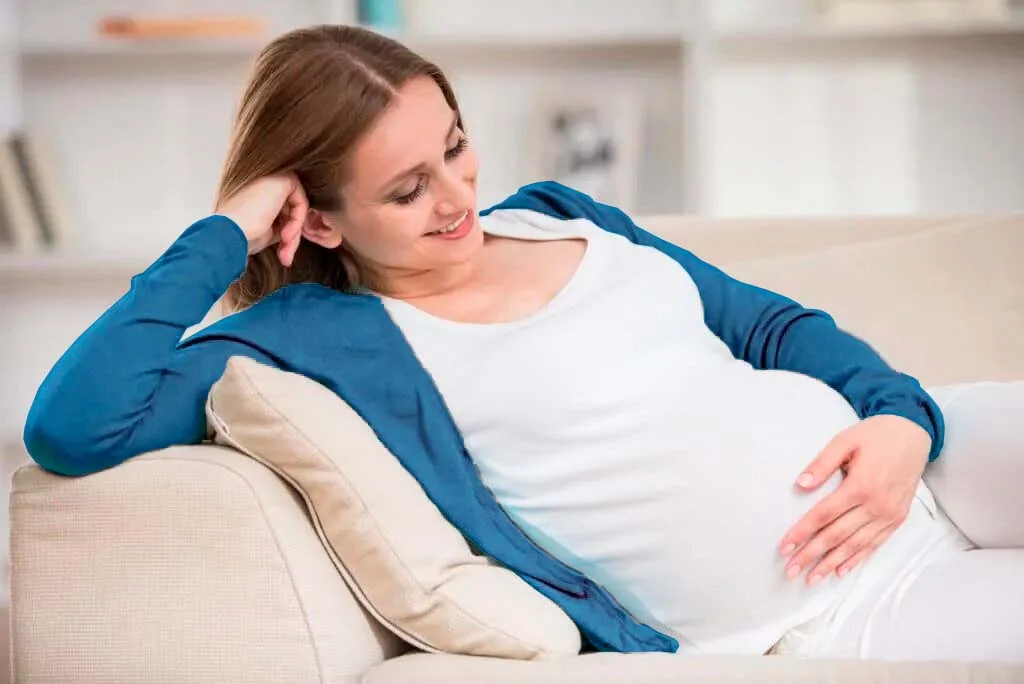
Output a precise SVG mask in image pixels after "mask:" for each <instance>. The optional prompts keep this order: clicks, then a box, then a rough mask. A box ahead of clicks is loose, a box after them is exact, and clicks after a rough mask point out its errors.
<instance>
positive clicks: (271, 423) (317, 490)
mask: <svg viewBox="0 0 1024 684" xmlns="http://www.w3.org/2000/svg"><path fill="white" fill-rule="evenodd" d="M206 413H207V418H208V423H209V426H210V430H211V431H213V432H214V433H215V441H217V442H218V443H221V444H226V445H229V446H232V447H234V448H236V449H238V450H240V451H242V452H243V453H246V454H248V455H249V456H251V457H252V458H254V459H256V460H257V461H259V462H260V463H263V464H264V465H266V466H267V467H269V468H271V469H272V470H274V471H275V472H276V473H278V474H279V475H280V476H281V477H282V478H283V479H284V480H286V481H287V482H289V483H290V484H291V485H292V486H293V487H294V488H295V489H296V490H297V491H298V492H299V493H300V494H301V495H302V497H303V499H304V500H305V502H306V505H307V507H308V509H309V513H310V517H311V519H312V522H313V524H314V526H315V527H316V529H317V532H318V534H319V535H320V538H321V540H322V541H323V544H324V548H325V550H326V551H327V553H328V554H329V555H330V557H331V559H332V560H333V561H334V563H335V565H336V566H337V568H338V571H339V572H340V573H341V575H342V576H343V577H344V578H345V581H346V582H347V583H348V585H349V587H351V589H352V592H353V593H354V594H355V596H356V597H357V598H358V599H359V601H360V602H361V603H362V604H363V606H364V607H365V608H366V610H367V611H368V612H369V613H370V614H371V615H373V616H375V617H376V618H377V619H378V620H380V621H381V623H383V624H384V625H385V626H387V627H388V628H389V629H391V630H393V631H394V632H395V634H397V635H398V636H399V637H401V638H402V639H405V640H406V641H407V642H409V643H410V644H412V645H413V646H415V647H417V648H420V649H422V650H425V651H434V652H444V653H460V654H468V655H478V656H495V657H502V658H515V659H524V660H529V659H542V658H554V657H560V656H568V655H575V654H576V653H578V652H579V650H580V635H579V631H578V630H577V628H576V626H575V624H574V623H573V622H572V620H570V619H569V617H568V616H567V615H566V614H565V613H564V612H563V611H562V610H561V609H560V608H559V607H558V606H557V605H555V604H554V603H553V602H552V601H550V600H549V599H547V598H546V597H544V596H543V595H542V594H540V593H539V592H537V591H535V590H534V589H533V588H532V587H530V586H529V585H528V584H526V583H525V582H524V581H523V580H522V579H520V578H519V577H518V576H516V575H515V574H514V573H513V572H511V571H509V570H507V569H505V568H502V567H499V566H498V565H496V564H494V563H492V562H491V561H489V560H488V559H487V558H484V557H482V556H478V555H475V554H474V553H473V552H472V551H471V550H470V548H469V545H468V543H467V542H466V540H465V539H464V538H463V537H462V535H461V534H460V533H459V532H458V530H456V529H455V528H454V527H453V526H452V525H451V524H450V523H449V522H448V521H447V520H446V519H445V518H444V517H443V516H442V515H441V512H440V511H439V510H438V509H437V507H436V506H435V505H434V504H433V502H431V501H430V499H429V498H428V497H427V495H426V493H425V492H424V491H423V489H422V488H421V487H420V485H419V483H418V482H416V480H415V479H414V478H413V477H412V476H411V475H410V474H409V473H408V471H406V470H405V469H404V468H403V467H402V465H401V464H400V463H399V462H398V460H397V459H396V458H395V457H394V456H393V455H392V454H391V453H390V452H389V451H388V450H387V449H386V448H385V447H384V445H383V444H382V443H381V442H380V441H379V440H378V439H377V436H376V435H375V434H374V432H373V431H372V430H371V429H370V426H369V425H368V424H367V423H366V422H365V421H363V420H362V418H360V417H359V415H358V414H356V412H355V411H354V410H352V408H351V407H349V406H348V404H346V403H345V402H344V401H343V400H342V399H341V398H340V397H338V396H337V395H336V394H334V393H333V392H331V391H330V390H328V389H327V388H326V387H324V386H322V385H320V384H319V383H317V382H314V381H313V380H311V379H309V378H306V377H304V376H302V375H298V374H295V373H288V372H284V371H281V370H278V369H275V368H271V367H269V366H266V365H264V364H261V363H258V362H256V361H253V360H252V359H248V358H245V357H233V358H231V359H230V360H229V361H228V363H227V368H226V369H225V371H224V374H223V375H222V376H221V378H220V379H219V380H218V381H217V383H216V384H215V385H214V386H213V388H212V389H211V390H210V394H209V398H208V400H207V406H206Z"/></svg>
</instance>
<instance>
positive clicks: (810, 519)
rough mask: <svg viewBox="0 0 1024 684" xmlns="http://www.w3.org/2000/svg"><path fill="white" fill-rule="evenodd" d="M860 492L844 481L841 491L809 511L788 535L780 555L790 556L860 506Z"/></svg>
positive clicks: (783, 540)
mask: <svg viewBox="0 0 1024 684" xmlns="http://www.w3.org/2000/svg"><path fill="white" fill-rule="evenodd" d="M861 498H862V497H860V496H859V495H858V490H857V489H855V488H854V487H853V485H852V484H851V483H850V481H849V480H844V481H843V483H842V484H841V485H839V489H837V490H836V491H834V492H832V493H831V494H829V495H828V496H826V497H825V498H824V499H822V500H821V501H819V502H818V503H817V504H815V505H814V507H813V508H811V510H809V511H807V513H805V514H804V516H803V517H802V518H800V520H798V521H797V523H796V524H795V525H793V527H792V528H790V530H789V531H788V532H787V533H786V535H785V536H784V537H783V538H782V543H781V544H780V553H781V555H783V556H789V555H790V554H792V553H793V552H794V551H796V550H797V549H798V548H800V547H801V546H803V545H804V544H806V543H807V542H808V541H809V540H810V539H811V538H812V537H814V536H815V535H816V534H818V532H819V531H821V530H822V529H824V528H825V527H826V526H827V525H831V524H832V523H833V522H834V521H836V520H837V519H839V517H840V516H842V515H844V514H846V512H847V511H849V510H851V509H853V508H854V507H856V506H859V505H860V504H861V503H862V501H861Z"/></svg>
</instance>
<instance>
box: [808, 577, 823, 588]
mask: <svg viewBox="0 0 1024 684" xmlns="http://www.w3.org/2000/svg"><path fill="white" fill-rule="evenodd" d="M820 581H821V575H811V581H810V582H808V584H809V585H810V586H812V587H813V586H814V585H815V584H817V583H818V582H820Z"/></svg>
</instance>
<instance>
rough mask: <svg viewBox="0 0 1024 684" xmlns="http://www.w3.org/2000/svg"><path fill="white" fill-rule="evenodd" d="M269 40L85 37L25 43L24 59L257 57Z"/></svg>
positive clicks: (32, 40)
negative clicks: (157, 56) (170, 56)
mask: <svg viewBox="0 0 1024 684" xmlns="http://www.w3.org/2000/svg"><path fill="white" fill-rule="evenodd" d="M268 41H269V39H266V40H264V39H253V38H220V39H210V38H192V39H181V40H133V39H126V38H99V37H97V38H83V39H78V40H40V39H28V40H23V41H22V42H21V45H20V52H21V54H22V56H23V57H90V56H94V57H104V56H145V55H160V56H163V55H225V56H237V57H254V56H255V55H256V53H257V52H259V50H260V48H261V47H263V45H264V44H266V43H267V42H268Z"/></svg>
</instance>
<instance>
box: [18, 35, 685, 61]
mask: <svg viewBox="0 0 1024 684" xmlns="http://www.w3.org/2000/svg"><path fill="white" fill-rule="evenodd" d="M386 35H391V36H392V37H394V38H395V39H396V40H399V41H401V42H403V43H405V44H406V45H408V46H409V47H411V48H412V49H414V50H423V51H429V52H432V53H437V52H451V51H466V50H472V51H480V50H488V51H493V50H529V49H535V48H544V49H548V50H560V49H628V48H642V47H678V46H679V45H680V44H681V43H682V42H683V40H684V36H683V34H682V33H681V32H680V31H677V30H671V29H666V30H664V31H658V32H644V33H634V34H628V33H627V34H622V33H614V34H600V33H591V34H586V33H583V34H569V35H560V34H549V35H545V34H543V33H538V34H500V33H498V34H463V35H444V34H427V33H424V34H414V33H412V34H390V33H386ZM271 39H272V38H271V37H266V38H244V39H239V38H233V39H229V38H225V39H198V38H196V39H179V40H149V39H147V40H134V39H120V38H101V37H96V38H82V39H75V40H49V39H32V38H29V39H24V40H22V42H21V44H20V47H19V51H20V53H21V54H22V56H24V57H27V58H33V57H37V58H74V57H90V56H95V57H105V56H126V57H129V56H147V55H157V56H175V55H182V56H187V55H195V56H217V55H222V56H228V57H254V56H255V55H256V54H257V53H258V52H259V50H260V49H261V48H262V47H263V46H264V45H266V44H267V43H268V42H270V40H271Z"/></svg>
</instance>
